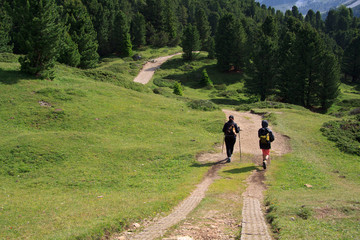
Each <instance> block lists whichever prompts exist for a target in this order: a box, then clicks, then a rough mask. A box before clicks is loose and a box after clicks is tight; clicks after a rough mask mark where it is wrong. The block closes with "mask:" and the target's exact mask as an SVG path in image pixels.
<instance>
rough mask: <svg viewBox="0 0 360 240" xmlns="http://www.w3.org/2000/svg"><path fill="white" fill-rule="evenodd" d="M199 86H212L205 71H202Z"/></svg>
mask: <svg viewBox="0 0 360 240" xmlns="http://www.w3.org/2000/svg"><path fill="white" fill-rule="evenodd" d="M201 85H202V86H204V87H208V88H212V87H213V86H214V84H213V82H212V81H211V79H210V78H209V75H208V73H207V71H206V69H204V70H203V72H202V78H201Z"/></svg>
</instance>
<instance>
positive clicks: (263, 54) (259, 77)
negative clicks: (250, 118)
mask: <svg viewBox="0 0 360 240" xmlns="http://www.w3.org/2000/svg"><path fill="white" fill-rule="evenodd" d="M261 29H262V36H261V37H260V38H259V39H258V40H257V43H256V44H255V48H254V51H253V52H252V55H253V58H252V61H250V64H249V69H248V72H249V75H250V76H252V78H249V79H247V81H246V84H245V87H246V89H247V91H248V92H249V93H252V94H256V95H258V96H260V100H261V101H264V100H266V98H267V97H268V96H269V95H271V94H272V93H273V91H274V89H275V80H276V79H275V78H276V75H277V71H278V65H277V59H278V58H277V52H278V43H277V34H276V32H277V31H276V25H275V22H274V18H273V17H271V16H268V17H267V18H266V19H265V21H264V23H263V24H262V26H261Z"/></svg>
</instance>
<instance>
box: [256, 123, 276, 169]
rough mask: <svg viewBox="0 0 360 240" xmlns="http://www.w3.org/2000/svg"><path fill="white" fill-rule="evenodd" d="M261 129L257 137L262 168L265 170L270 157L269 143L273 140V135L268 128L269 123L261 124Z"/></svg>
mask: <svg viewBox="0 0 360 240" xmlns="http://www.w3.org/2000/svg"><path fill="white" fill-rule="evenodd" d="M261 126H262V128H260V129H259V131H258V137H259V145H260V149H261V150H262V153H263V168H264V169H266V167H267V165H268V164H269V162H268V161H269V156H270V149H271V142H273V141H274V140H275V137H274V134H273V133H272V131H271V130H270V128H268V126H269V123H268V122H267V121H266V120H263V121H262V122H261Z"/></svg>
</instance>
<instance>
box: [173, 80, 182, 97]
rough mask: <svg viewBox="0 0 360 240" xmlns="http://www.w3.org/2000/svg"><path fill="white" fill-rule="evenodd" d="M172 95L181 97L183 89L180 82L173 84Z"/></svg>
mask: <svg viewBox="0 0 360 240" xmlns="http://www.w3.org/2000/svg"><path fill="white" fill-rule="evenodd" d="M174 94H176V95H179V96H182V95H183V89H182V86H181V83H180V82H175V84H174Z"/></svg>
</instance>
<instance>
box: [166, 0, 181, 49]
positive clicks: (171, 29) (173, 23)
mask: <svg viewBox="0 0 360 240" xmlns="http://www.w3.org/2000/svg"><path fill="white" fill-rule="evenodd" d="M165 5H166V7H165V9H166V11H165V28H164V31H165V32H166V33H167V34H168V36H169V42H168V43H167V45H169V46H176V45H177V44H179V37H178V34H177V19H176V16H175V12H174V11H175V10H174V9H175V4H174V2H173V1H172V0H166V3H165Z"/></svg>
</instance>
